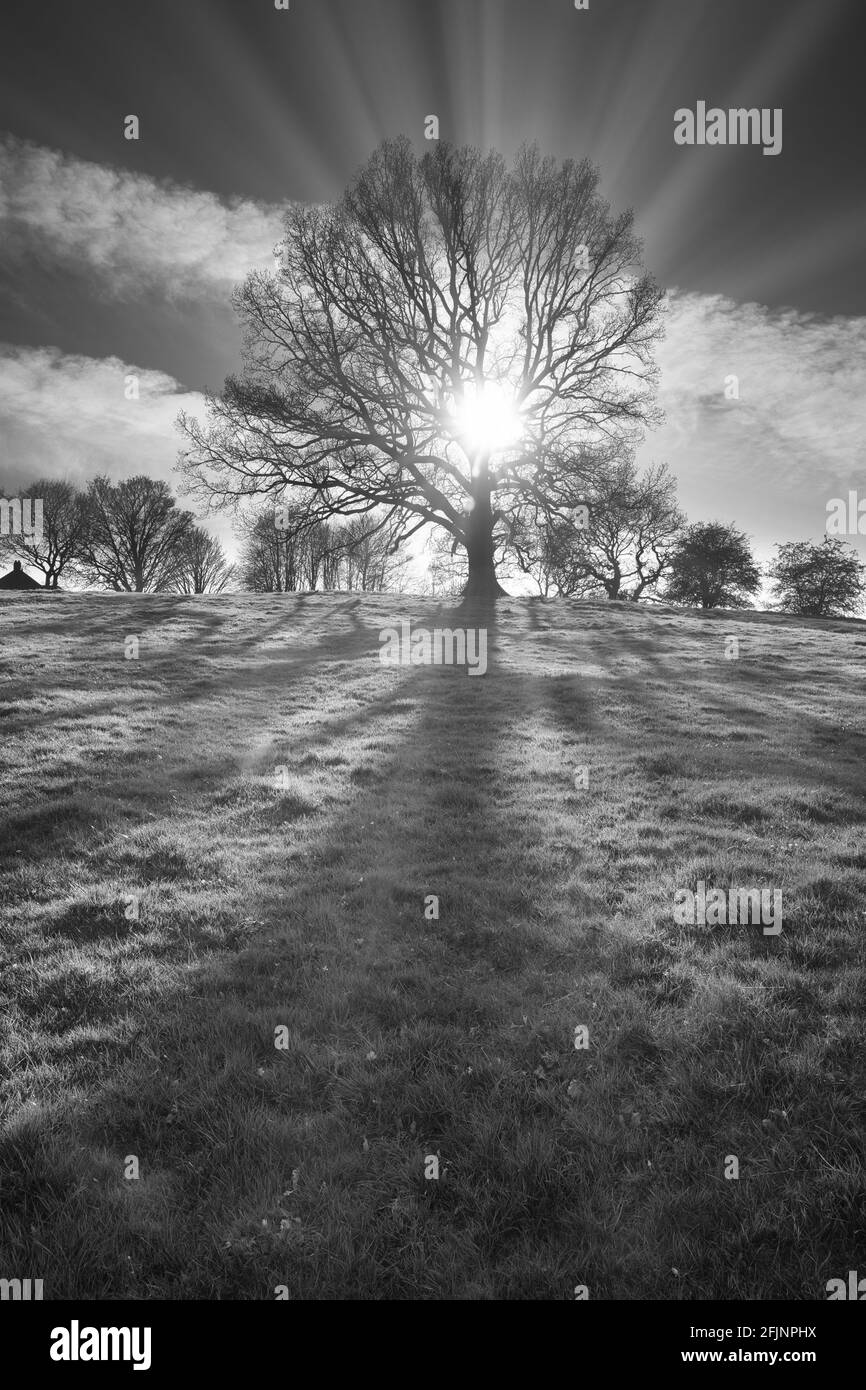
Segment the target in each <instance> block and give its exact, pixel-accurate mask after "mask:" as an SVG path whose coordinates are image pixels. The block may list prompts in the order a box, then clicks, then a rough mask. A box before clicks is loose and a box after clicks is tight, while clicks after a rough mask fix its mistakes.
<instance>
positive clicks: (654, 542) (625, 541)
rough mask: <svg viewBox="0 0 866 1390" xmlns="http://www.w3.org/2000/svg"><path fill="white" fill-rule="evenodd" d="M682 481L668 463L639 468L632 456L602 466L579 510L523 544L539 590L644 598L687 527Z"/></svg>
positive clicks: (523, 560)
mask: <svg viewBox="0 0 866 1390" xmlns="http://www.w3.org/2000/svg"><path fill="white" fill-rule="evenodd" d="M676 487H677V485H676V479H675V478H674V477H673V476H672V474H671V473H670V472H669V470H668V468H667V466H666V465H665V464H653V465H652V466H651V467H650V468H648V469H646V470H645V472H644V473H643V474H639V473H638V470H637V468H636V466H635V462H634V459H633V457H631V456H628V457H626V458H625V459H619V460H612V461H610V462H609V463H608V464H607V466H602V467H599V468H598V470H597V471H596V474H595V476H594V478H593V481H592V483H591V485H590V487H589V488H588V489H587V493H586V507H585V508H582V509H581V510H580V512H579V513H576V514H572V515H569V516H565V517H558V518H556V519H555V520H553V521H552V522H548V523H547V524H545V525H544V526H543V527H542V529H541V532H540V535H539V537H538V543H537V546H536V547H532V546H531V544H530V547H529V549H528V550H524V549H522V548H521V547H520V545H519V544H518V546H517V549H518V553H519V556H520V559H521V567H522V568H524V570H525V571H526V572H528V573H534V575H535V577H536V580H537V581H538V583H539V589H540V592H541V593H543V594H548V593H550V591H551V590H552V589H553V590H555V591H556V592H557V593H559V594H566V595H577V596H579V597H588V596H591V595H595V594H601V593H603V594H606V595H607V597H608V598H612V599H618V598H632V599H639V598H642V597H643V596H644V595H645V594H646V593H647V592H648V591H649V590H651V589H653V588H655V586H656V585H657V584H658V583H659V581H660V580H661V578H662V577H663V575H664V574H665V572H666V570H668V569H669V568H670V563H671V557H672V553H673V548H674V544H675V541H676V539H677V538H678V536H679V534H680V533H681V531H682V529H683V527H684V525H685V517H684V515H683V513H682V512H681V511H680V509H679V507H678V506H677V501H676Z"/></svg>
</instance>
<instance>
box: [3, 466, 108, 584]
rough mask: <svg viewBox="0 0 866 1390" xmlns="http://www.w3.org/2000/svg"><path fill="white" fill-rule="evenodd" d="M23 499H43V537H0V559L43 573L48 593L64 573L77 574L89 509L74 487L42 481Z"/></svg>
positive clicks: (62, 483)
mask: <svg viewBox="0 0 866 1390" xmlns="http://www.w3.org/2000/svg"><path fill="white" fill-rule="evenodd" d="M20 496H21V498H22V499H24V498H34V499H35V498H37V497H41V499H42V504H43V507H42V535H41V537H40V536H23V535H16V536H11V535H10V536H0V555H3V556H8V557H9V558H10V559H11V558H12V556H16V557H17V558H19V559H20V560H23V561H24V563H25V564H26V565H29V567H30V568H31V569H38V570H41V572H42V574H43V575H44V578H45V587H46V589H56V588H57V586H58V584H59V582H60V578H61V576H62V575H63V574H64V573H65V574H67V575H68V576H74V575H76V574H77V573H78V564H77V557H78V555H79V553H80V551H81V549H82V546H83V544H84V540H85V535H86V528H87V508H86V506H85V503H84V498H83V497H82V494H81V493H80V492H79V491H78V489H77V488H75V487H73V485H72V483H68V482H65V481H63V480H62V479H51V478H40V479H39V480H38V482H35V483H33V484H32V485H31V486H30V487H28V488H27V489H26V491H24V492H22V493H21V494H20Z"/></svg>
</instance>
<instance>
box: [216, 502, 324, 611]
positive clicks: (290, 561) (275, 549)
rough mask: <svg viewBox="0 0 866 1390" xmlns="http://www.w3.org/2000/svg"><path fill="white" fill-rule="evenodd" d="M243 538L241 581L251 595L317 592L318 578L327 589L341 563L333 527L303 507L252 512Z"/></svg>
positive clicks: (294, 505)
mask: <svg viewBox="0 0 866 1390" xmlns="http://www.w3.org/2000/svg"><path fill="white" fill-rule="evenodd" d="M241 530H242V533H243V535H244V541H243V547H242V551H241V561H240V578H241V582H242V584H243V586H244V588H246V589H250V590H252V592H253V593H260V594H262V593H264V594H290V593H296V592H297V591H298V590H299V589H311V590H312V589H315V588H316V587H317V585H318V583H319V579H320V577H321V578H322V579H323V580H324V581H325V587H326V588H334V587H336V584H335V583H332V584H329V583H328V579H329V578H331V577H332V576H333V575H334V573H335V571H336V568H337V565H338V562H339V547H338V543H337V539H336V535H335V530H334V528H333V527H331V526H329V525H328V524H327V522H323V521H320V520H318V519H317V518H316V517H315V516H314V515H311V513H310V509H309V507H307V506H305V505H303V504H300V503H289V504H287V505H285V506H283V505H281V504H277V506H276V508H273V507H266V508H265V509H264V510H263V511H259V512H253V513H251V514H250V513H248V514H247V515H246V516H244V518H243V520H242V522H241Z"/></svg>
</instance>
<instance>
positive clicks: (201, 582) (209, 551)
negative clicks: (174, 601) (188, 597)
mask: <svg viewBox="0 0 866 1390" xmlns="http://www.w3.org/2000/svg"><path fill="white" fill-rule="evenodd" d="M233 576H234V566H233V565H232V564H231V563H230V562H229V560H228V558H227V556H226V553H225V551H224V550H223V547H222V544H221V543H220V541H219V540H218V538H217V537H216V536H212V535H211V534H210V532H208V531H206V530H205V529H204V527H203V526H193V527H192V528H191V529H190V531H189V532H188V534H187V535H186V537H185V538H184V539H183V540H182V541H181V543H180V554H179V557H178V566H177V572H176V573H175V575H174V578H173V580H172V582H171V587H172V588H173V589H175V590H176V591H177V592H178V593H179V594H221V593H222V592H223V590H224V589H225V587H226V585H227V584H229V583H230V582H231V580H232V578H233Z"/></svg>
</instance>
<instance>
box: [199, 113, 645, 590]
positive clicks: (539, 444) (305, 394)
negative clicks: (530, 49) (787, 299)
mask: <svg viewBox="0 0 866 1390" xmlns="http://www.w3.org/2000/svg"><path fill="white" fill-rule="evenodd" d="M280 249H281V269H280V271H279V272H278V273H276V274H262V273H254V274H252V275H250V276H249V278H248V279H247V280H246V282H245V283H244V285H243V286H242V288H241V289H240V290H239V291H238V292H237V293H236V297H235V304H236V307H237V309H238V311H239V313H240V317H241V320H242V323H243V327H244V342H245V346H244V370H243V374H242V375H241V376H240V377H230V378H229V379H228V380H227V381H226V384H225V389H224V392H223V394H222V397H221V398H217V399H212V400H211V401H210V403H209V419H208V423H207V424H206V425H205V424H202V423H200V422H199V421H197V420H195V419H192V418H190V417H187V416H181V419H180V424H181V427H182V428H183V430H184V431H185V433H186V436H187V439H188V446H189V447H188V448H187V450H186V452H185V454H184V455H183V456H182V459H181V467H182V468H183V470H184V471H185V472H186V474H187V476H188V478H189V480H190V482H191V485H192V486H193V487H194V488H197V489H200V490H201V492H202V493H203V494H204V495H206V496H207V497H208V498H209V499H211V501H216V503H217V504H220V503H223V502H231V503H235V502H236V501H237V499H238V498H239V497H245V496H250V495H253V494H256V493H264V492H274V491H275V490H277V489H278V488H281V487H283V486H289V487H293V488H299V489H303V490H306V491H307V492H308V493H310V494H311V495H312V496H313V497H314V499H315V504H316V506H317V507H318V508H319V513H320V515H321V516H322V517H323V518H326V517H328V516H331V515H333V514H335V513H342V514H347V515H368V514H369V513H371V512H374V511H376V509H378V508H384V509H385V511H386V514H387V520H388V523H389V524H390V525H391V526H392V527H393V528H394V529H395V531H397V532H398V533H399V535H400V537H401V538H402V539H407V538H408V537H409V536H411V535H412V534H413V533H414V532H415V531H418V530H420V529H421V528H424V527H426V526H428V525H430V526H435V527H439V528H442V529H443V530H444V531H445V532H447V533H448V534H449V536H450V537H451V538H452V539H453V540H454V541H455V542H456V543H457V545H458V546H459V547H462V548H464V549H465V551H466V555H467V562H468V579H467V593H470V594H476V595H480V596H490V595H492V594H495V593H496V592H498V591H499V585H498V581H497V576H496V567H497V548H499V550H500V553H501V550H502V547H503V543H507V540H508V537H509V535H510V534H511V533H512V531H513V530H514V529H516V528H519V527H520V526H521V525H522V524H523V523H524V522H525V521H526V520H527V518H530V519H534V518H535V517H536V516H537V514H538V513H539V511H541V512H543V513H544V515H545V516H546V517H551V516H554V515H556V514H559V513H560V512H565V513H567V511H568V509H569V508H572V507H574V506H575V505H576V504H577V503H578V502H579V501H581V500H582V491H583V488H584V485H585V483H586V481H587V478H586V474H585V471H584V468H583V465H584V464H587V463H591V462H592V460H593V457H594V454H593V446H596V445H598V443H599V442H600V441H605V442H606V443H610V442H611V441H615V442H616V441H618V442H620V443H621V442H622V441H624V440H626V439H629V438H632V437H633V436H634V434H635V431H636V430H638V429H639V427H640V426H641V425H642V424H645V423H646V422H647V420H649V419H651V418H652V407H651V396H652V386H653V383H654V376H655V374H654V369H653V366H652V361H651V350H652V347H653V344H654V342H655V339H656V337H657V334H658V328H659V316H660V306H661V300H662V291H661V290H660V289H659V288H658V287H657V286H656V285H655V284H654V283H653V282H652V280H651V279H650V277H649V276H647V275H645V274H643V273H642V272H641V270H640V244H639V242H638V241H637V240H636V238H635V236H634V234H633V230H632V217H631V214H630V213H629V214H624V215H621V216H614V215H613V214H612V213H611V211H610V208H609V207H608V205H607V204H606V203H605V202H604V201H603V200H602V199H601V197H600V196H599V194H598V172H597V170H595V169H594V168H593V167H592V166H591V165H590V164H589V163H588V162H587V161H585V160H584V161H582V162H581V163H579V164H576V163H574V162H572V161H566V162H565V163H563V164H561V165H557V164H556V162H555V161H554V160H552V159H545V158H542V157H541V155H540V154H539V152H538V150H537V149H536V148H534V147H532V148H524V149H523V150H522V151H521V152H520V153H519V154H518V156H517V158H516V160H515V162H514V165H513V166H512V167H511V168H510V169H509V168H507V167H506V165H505V163H504V161H503V160H502V159H501V157H500V156H499V155H497V154H494V153H491V154H489V155H487V156H482V155H481V154H480V153H478V152H477V151H475V150H472V149H455V148H453V147H452V146H449V145H447V144H445V143H442V144H440V145H438V146H437V147H436V149H435V151H434V152H430V153H427V154H426V155H424V156H423V157H422V158H420V159H419V158H418V157H416V155H415V154H414V152H413V150H412V147H411V145H410V143H409V141H408V140H405V139H402V140H396V141H388V142H385V143H384V144H383V145H382V146H381V147H380V148H379V150H378V151H377V152H376V153H375V154H374V155H373V157H372V158H371V159H370V161H369V162H368V164H367V165H366V167H365V168H364V169H363V170H362V171H361V173H360V174H359V176H358V177H357V179H356V181H355V183H354V184H353V185H352V186H351V187H350V188H349V190H348V191H347V193H346V194H345V196H344V197H343V198H342V200H341V201H340V202H339V203H338V204H337V205H336V206H333V207H321V206H317V207H300V206H299V207H294V208H293V209H292V210H291V211H290V212H289V213H288V214H287V217H286V223H285V236H284V239H283V242H282V243H281V248H280Z"/></svg>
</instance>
